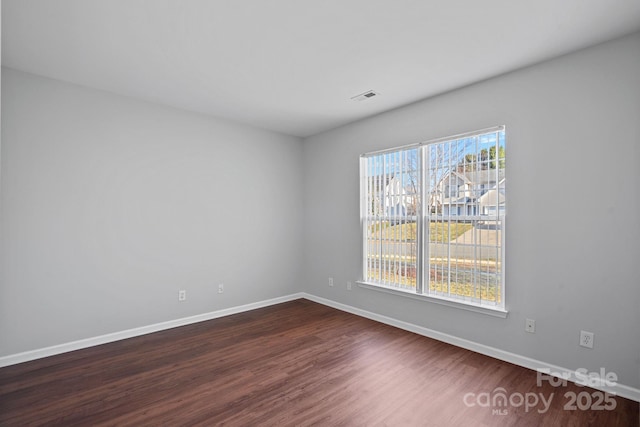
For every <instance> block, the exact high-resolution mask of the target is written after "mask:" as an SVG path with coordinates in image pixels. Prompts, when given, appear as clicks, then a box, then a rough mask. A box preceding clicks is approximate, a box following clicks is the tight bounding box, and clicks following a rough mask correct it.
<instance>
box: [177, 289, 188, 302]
mask: <svg viewBox="0 0 640 427" xmlns="http://www.w3.org/2000/svg"><path fill="white" fill-rule="evenodd" d="M186 299H187V291H186V290H185V289H180V290H179V291H178V301H185V300H186Z"/></svg>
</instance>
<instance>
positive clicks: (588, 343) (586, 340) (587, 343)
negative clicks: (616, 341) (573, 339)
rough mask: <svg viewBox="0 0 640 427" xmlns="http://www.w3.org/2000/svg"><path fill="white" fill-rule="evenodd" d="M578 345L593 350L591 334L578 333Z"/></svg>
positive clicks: (585, 332)
mask: <svg viewBox="0 0 640 427" xmlns="http://www.w3.org/2000/svg"><path fill="white" fill-rule="evenodd" d="M580 345H581V346H582V347H587V348H593V332H587V331H580Z"/></svg>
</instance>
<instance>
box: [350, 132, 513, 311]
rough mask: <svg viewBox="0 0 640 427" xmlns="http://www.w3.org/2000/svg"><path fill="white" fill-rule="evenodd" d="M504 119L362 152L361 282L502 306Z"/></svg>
mask: <svg viewBox="0 0 640 427" xmlns="http://www.w3.org/2000/svg"><path fill="white" fill-rule="evenodd" d="M505 161H506V156H505V130H504V127H503V126H500V127H496V128H491V129H485V130H482V131H477V132H471V133H467V134H463V135H456V136H452V137H448V138H441V139H438V140H434V141H429V142H425V143H422V144H416V145H412V146H405V147H400V148H396V149H391V150H385V151H380V152H375V153H369V154H365V155H363V156H362V157H361V163H360V168H361V171H360V176H361V187H360V188H361V189H360V192H361V222H362V228H363V283H364V284H365V285H372V286H376V287H382V288H386V289H389V290H396V291H401V292H408V293H411V294H415V295H418V296H426V297H432V298H436V299H438V300H440V301H448V302H454V304H459V303H462V304H466V305H468V306H474V307H482V308H489V309H497V310H504V268H503V261H504V244H503V241H504V224H505V213H506V197H505V194H506V193H505Z"/></svg>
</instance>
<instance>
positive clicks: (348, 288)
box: [347, 282, 351, 291]
mask: <svg viewBox="0 0 640 427" xmlns="http://www.w3.org/2000/svg"><path fill="white" fill-rule="evenodd" d="M347 290H348V291H350V290H351V282H347Z"/></svg>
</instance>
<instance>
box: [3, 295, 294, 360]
mask: <svg viewBox="0 0 640 427" xmlns="http://www.w3.org/2000/svg"><path fill="white" fill-rule="evenodd" d="M300 298H304V294H302V293H296V294H291V295H286V296H283V297H278V298H272V299H268V300H264V301H258V302H254V303H250V304H245V305H240V306H237V307H231V308H225V309H222V310H217V311H212V312H210V313H203V314H198V315H195V316H190V317H183V318H182V319H175V320H169V321H167V322H161V323H155V324H153V325H148V326H142V327H139V328H133V329H127V330H125V331H120V332H114V333H111V334H106V335H100V336H97V337H92V338H86V339H82V340H78V341H72V342H68V343H64V344H59V345H54V346H51V347H45V348H40V349H37V350H31V351H25V352H23V353H17V354H11V355H9V356H4V357H0V368H1V367H4V366H10V365H15V364H18V363H22V362H29V361H31V360H36V359H41V358H43V357H48V356H55V355H56V354H61V353H66V352H69V351H74V350H81V349H83V348H88V347H93V346H96V345H101V344H107V343H110V342H114V341H120V340H124V339H127V338H133V337H138V336H140V335H146V334H150V333H153V332H158V331H164V330H165V329H172V328H177V327H179V326H185V325H190V324H192V323H198V322H203V321H205V320H211V319H217V318H218V317H224V316H229V315H231V314H237V313H242V312H244V311H249V310H255V309H256V308H262V307H267V306H270V305H274V304H280V303H282V302H287V301H292V300H295V299H300Z"/></svg>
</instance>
